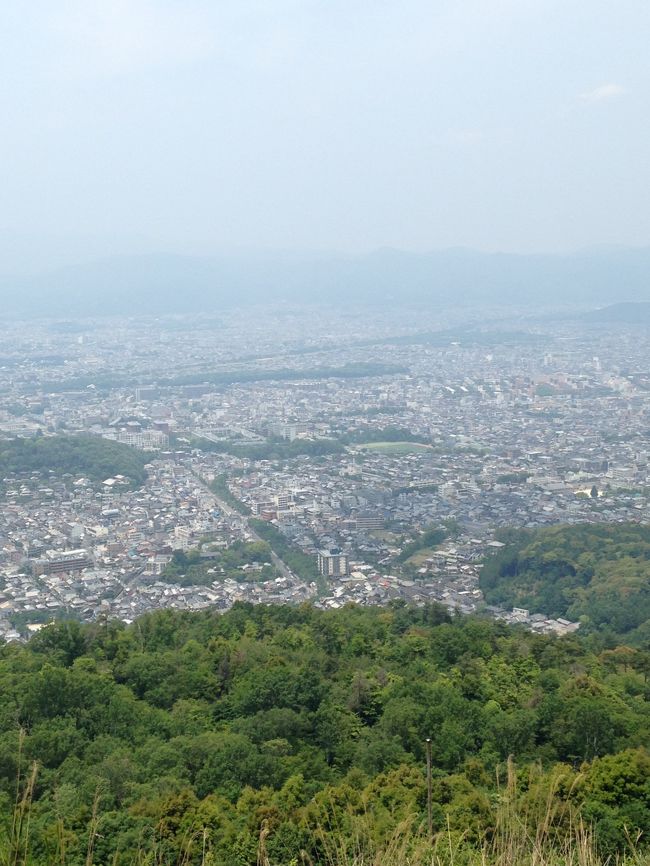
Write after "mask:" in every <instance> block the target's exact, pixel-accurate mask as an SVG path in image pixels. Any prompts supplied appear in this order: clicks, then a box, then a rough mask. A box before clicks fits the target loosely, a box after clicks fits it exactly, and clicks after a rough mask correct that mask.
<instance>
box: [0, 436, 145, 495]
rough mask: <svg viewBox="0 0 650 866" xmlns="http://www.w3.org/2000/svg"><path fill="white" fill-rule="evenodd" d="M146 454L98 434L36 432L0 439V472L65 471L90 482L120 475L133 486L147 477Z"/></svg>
mask: <svg viewBox="0 0 650 866" xmlns="http://www.w3.org/2000/svg"><path fill="white" fill-rule="evenodd" d="M149 459H150V455H149V454H146V453H145V452H143V451H136V449H135V448H130V447H129V446H128V445H123V444H122V443H121V442H112V441H111V440H109V439H103V438H101V437H100V436H64V435H61V436H36V437H32V438H30V439H9V440H4V441H3V440H0V473H1V474H2V476H6V475H21V474H23V473H31V472H41V473H43V474H51V475H52V476H53V477H55V478H61V477H62V476H63V475H65V474H66V473H69V474H71V475H74V476H75V477H77V478H78V477H80V476H84V477H86V478H89V479H90V480H91V481H94V482H101V481H104V480H105V479H106V478H109V477H111V476H114V475H124V476H125V477H126V478H128V479H129V481H130V482H131V483H132V484H133V485H134V486H139V485H140V484H142V483H143V482H144V480H145V478H146V477H147V473H146V471H145V468H144V467H145V464H146V463H148V461H149Z"/></svg>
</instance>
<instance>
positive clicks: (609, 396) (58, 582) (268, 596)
mask: <svg viewBox="0 0 650 866" xmlns="http://www.w3.org/2000/svg"><path fill="white" fill-rule="evenodd" d="M649 348H650V347H649V343H648V332H647V331H646V330H645V329H641V328H639V329H637V328H635V326H631V325H624V324H600V323H598V322H597V321H592V320H591V319H589V318H588V317H585V316H584V315H583V314H582V313H581V311H572V312H571V313H570V314H569V313H564V314H562V315H559V314H557V313H555V314H554V313H552V311H544V312H542V313H540V314H539V315H538V316H537V317H532V316H531V314H530V312H528V313H526V314H525V315H524V314H523V313H521V314H518V313H517V312H516V311H510V312H508V313H507V314H505V313H504V312H503V311H501V310H485V311H482V312H481V314H480V315H474V316H473V321H472V322H471V323H470V324H467V313H466V312H463V311H462V310H456V311H454V310H451V311H448V312H446V313H444V314H442V313H440V312H439V311H438V312H435V313H433V312H423V311H422V310H399V309H397V310H396V309H393V308H391V309H388V308H377V309H373V310H363V309H359V310H346V311H345V312H336V311H332V310H329V309H326V308H322V309H317V308H313V307H305V308H298V309H295V308H290V307H287V308H286V309H279V310H278V309H277V308H276V309H274V310H268V309H264V308H261V307H260V308H253V309H247V310H245V311H244V310H229V311H224V312H223V313H222V314H220V315H218V316H206V317H166V318H154V317H151V318H142V319H120V320H117V319H96V320H92V321H90V320H75V319H74V317H73V316H72V315H70V316H67V317H66V316H62V317H61V318H60V319H57V320H39V321H32V322H29V323H25V322H16V321H14V322H6V323H5V340H4V345H3V348H2V351H1V352H0V437H1V439H2V440H4V441H5V442H10V441H12V440H16V439H32V438H34V437H37V438H40V437H52V436H71V435H79V434H83V435H85V436H90V437H99V438H101V439H104V440H113V441H115V442H119V443H122V444H123V445H125V446H128V447H129V448H132V449H138V451H139V452H144V453H145V456H146V466H145V469H146V480H145V481H144V483H142V484H137V485H136V484H133V483H132V479H130V478H128V477H126V476H124V475H123V474H121V473H116V474H115V475H112V476H108V477H105V478H101V479H99V480H97V479H91V478H89V477H85V476H84V475H83V474H75V473H56V472H55V471H53V470H48V469H47V468H42V469H39V470H37V471H24V472H14V471H9V470H8V468H7V467H6V466H1V465H0V475H1V476H2V478H1V483H2V487H1V491H0V495H1V496H2V500H3V502H2V508H1V509H0V636H1V637H3V638H4V639H5V640H21V639H24V638H25V637H27V636H28V635H29V634H30V633H32V632H34V631H37V630H38V629H39V628H41V627H42V625H43V624H44V623H46V622H48V621H50V620H51V619H52V618H54V617H60V616H67V617H73V618H77V619H80V620H83V621H94V620H98V619H100V618H101V617H112V618H119V619H121V620H124V621H126V622H130V621H132V620H133V619H135V618H136V617H137V616H139V615H141V614H143V613H145V612H146V611H149V610H153V609H156V608H176V609H200V608H208V607H212V608H216V609H220V610H225V609H227V608H229V607H231V606H232V605H233V603H234V602H236V601H250V602H266V603H270V602H282V603H286V602H292V603H301V602H305V601H309V602H311V603H313V604H316V605H318V606H320V607H324V608H337V607H340V606H341V605H344V604H346V603H347V602H356V603H358V604H383V603H387V602H389V601H391V600H393V599H403V600H405V601H408V602H413V603H416V604H422V603H425V602H437V603H440V604H443V605H445V606H446V607H447V608H449V609H450V610H452V611H453V610H459V611H461V612H476V611H485V612H486V613H487V614H489V615H492V616H496V617H499V618H501V619H504V620H506V621H508V622H513V623H514V622H519V623H522V624H524V625H525V626H527V627H529V628H531V629H533V630H536V631H539V632H555V633H559V634H562V633H566V632H570V631H573V630H575V629H576V628H577V627H578V625H579V624H578V623H571V622H568V621H566V620H552V619H549V618H547V616H546V614H545V612H544V611H527V610H522V609H515V610H514V611H506V610H501V609H498V608H490V607H488V606H486V604H485V602H484V600H483V596H482V592H481V590H480V588H479V576H480V569H481V567H482V562H483V560H484V558H485V557H486V556H489V555H490V552H491V551H494V550H496V549H498V548H499V547H501V546H502V542H501V541H499V540H498V539H499V534H500V531H501V530H503V529H504V528H507V527H536V526H541V525H550V524H557V523H578V522H585V521H591V522H617V521H637V522H640V521H647V520H648V519H649V518H650V499H649V494H650V481H649V479H650V468H649V465H648V447H647V442H648V436H649V435H650V391H649V390H648V389H649V386H650V371H648V368H647V358H648V349H649ZM435 530H440V531H439V533H437V534H436V532H435ZM432 532H433V534H432ZM427 533H429V534H427ZM278 539H280V543H278ZM427 539H432V540H431V542H430V543H427ZM265 549H266V550H267V551H268V553H267V554H266V555H264V553H263V551H264V550H265ZM242 550H244V551H247V552H248V553H249V554H250V555H248V556H243V557H242V556H241V555H240V558H239V560H237V558H236V557H235V556H233V557H231V559H227V558H224V553H226V552H229V551H230V552H232V551H242ZM287 551H289V552H290V553H291V556H290V555H289V554H288V553H287ZM181 552H182V554H184V556H183V555H181ZM238 555H239V554H238ZM296 556H298V557H300V560H299V561H300V562H302V563H305V562H307V563H309V564H311V570H309V569H307V570H305V569H303V568H300V569H299V568H297V567H296V565H295V562H296V559H295V557H296ZM256 557H257V558H256ZM188 562H192V563H193V564H194V571H192V569H189V570H188V569H185V570H184V564H186V563H188ZM197 568H198V571H197ZM192 573H200V574H201V580H200V582H198V583H193V582H192V579H191V575H192Z"/></svg>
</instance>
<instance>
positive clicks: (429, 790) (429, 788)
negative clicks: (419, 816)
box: [426, 737, 433, 841]
mask: <svg viewBox="0 0 650 866" xmlns="http://www.w3.org/2000/svg"><path fill="white" fill-rule="evenodd" d="M426 742H427V820H428V825H429V840H430V841H433V812H432V803H431V798H432V782H431V737H427V740H426Z"/></svg>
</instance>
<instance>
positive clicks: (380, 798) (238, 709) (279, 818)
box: [0, 603, 650, 866]
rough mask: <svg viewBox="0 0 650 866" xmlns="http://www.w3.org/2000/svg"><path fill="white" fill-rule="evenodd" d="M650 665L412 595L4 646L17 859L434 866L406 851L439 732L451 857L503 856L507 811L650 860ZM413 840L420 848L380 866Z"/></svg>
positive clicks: (240, 608) (262, 609) (5, 805)
mask: <svg viewBox="0 0 650 866" xmlns="http://www.w3.org/2000/svg"><path fill="white" fill-rule="evenodd" d="M648 671H650V656H649V654H648V653H647V652H643V651H641V650H634V649H629V648H626V647H621V648H618V649H613V650H612V649H606V648H604V646H603V644H602V642H600V641H599V639H598V637H597V636H592V637H591V638H589V639H587V640H585V639H584V638H578V637H570V638H562V639H558V638H553V637H542V636H539V635H535V634H532V633H529V632H525V631H519V630H516V629H510V628H508V627H507V626H505V625H503V624H499V623H496V622H491V621H487V620H481V619H477V618H461V617H453V618H450V616H449V615H448V614H447V612H446V611H445V610H444V609H442V608H439V607H437V606H427V607H423V608H409V607H407V606H404V605H403V604H401V603H394V604H392V605H390V606H389V607H387V608H359V607H354V606H347V607H345V608H342V609H341V610H338V611H319V610H317V609H315V608H314V607H312V606H309V605H304V606H300V607H289V606H272V607H266V606H252V605H247V604H246V605H245V604H237V605H235V607H234V608H232V609H231V610H230V611H229V612H228V613H226V614H223V615H219V614H217V613H214V612H212V611H204V612H194V613H189V612H171V611H158V612H156V613H152V614H149V615H147V616H145V617H144V618H142V619H140V620H138V621H136V622H135V623H133V624H132V625H130V626H128V627H127V626H124V625H122V624H120V623H117V622H105V621H102V622H97V623H95V624H93V625H90V626H81V625H79V624H77V623H58V624H54V625H51V626H48V627H46V628H44V629H43V630H42V631H41V632H39V633H38V634H37V635H36V636H35V637H33V638H32V640H31V642H30V643H29V644H28V645H25V646H18V645H14V644H12V645H8V646H3V647H1V648H0V689H1V694H2V701H1V702H0V812H1V813H2V815H1V819H0V827H6V828H7V829H6V833H5V838H4V842H3V841H2V839H1V838H0V855H2V856H5V855H4V852H8V853H7V855H6V856H5V859H4V860H2V862H7V863H14V864H19V863H20V864H23V863H25V864H27V863H30V864H34V866H36V864H37V866H44V864H52V863H59V864H67V866H77V864H79V866H81V864H91V863H92V864H109V863H110V864H131V863H140V864H145V863H152V864H153V863H155V864H180V863H182V864H185V866H191V864H197V866H198V864H203V866H205V864H208V863H211V864H220V866H255V864H258V863H261V864H269V866H290V864H298V863H314V864H316V863H332V864H334V863H340V864H352V863H357V864H361V863H377V862H382V863H394V864H397V863H404V864H406V863H407V862H408V863H415V862H418V863H419V862H422V863H424V862H428V863H429V864H431V862H432V859H431V856H429V858H428V860H426V859H424V860H416V858H415V855H414V854H409V853H408V851H407V849H408V848H409V846H410V845H412V844H414V841H413V840H420V841H421V840H422V838H423V837H422V827H426V824H427V820H428V808H427V806H428V798H427V776H426V770H425V766H426V748H427V747H426V742H425V741H426V738H430V739H431V745H430V748H431V761H432V778H431V801H430V802H431V825H432V831H433V834H434V835H435V836H436V838H437V839H440V838H442V839H444V845H443V846H442V848H441V849H440V850H441V852H447V853H446V854H445V855H444V857H443V855H442V853H441V855H440V859H439V861H436V862H444V863H457V864H470V863H472V864H473V863H480V862H492V861H485V860H483V861H482V860H481V857H482V854H481V853H480V852H481V850H482V847H483V846H485V845H490V844H493V842H494V840H495V839H499V838H501V836H500V834H501V833H502V829H500V828H502V827H503V823H502V821H503V815H504V811H503V810H504V808H506V809H507V810H510V809H512V810H516V814H517V815H518V816H519V817H518V818H517V821H516V822H515V820H514V818H513V817H512V815H511V813H510V812H508V813H507V814H508V815H510V818H509V822H510V823H509V826H513V827H514V826H515V823H516V825H517V826H520V827H523V828H524V830H525V832H526V833H528V830H527V829H526V828H532V829H531V832H532V835H533V837H535V834H536V832H537V830H536V829H535V828H536V827H538V826H539V825H540V824H542V823H543V824H544V826H545V827H546V828H547V832H548V833H549V835H552V838H553V840H554V844H561V840H562V838H564V836H565V835H566V834H570V833H571V832H573V830H572V828H574V829H575V828H576V827H579V826H581V825H580V823H579V822H580V819H581V820H582V821H584V822H585V826H592V825H593V828H594V830H593V832H594V834H595V836H594V839H593V844H595V845H596V846H597V847H598V848H599V849H600V851H601V852H602V854H603V856H607V855H608V854H616V853H620V852H623V851H625V850H626V849H629V848H630V847H631V846H632V844H633V843H634V844H636V845H637V846H639V847H640V850H641V851H642V850H643V844H644V837H643V836H641V839H640V841H638V842H636V843H635V840H636V839H637V835H638V831H641V832H643V833H648V832H649V831H650V781H649V780H650V756H649V755H648V752H647V749H648V747H649V746H650V724H649V721H650V700H649V699H650V684H649V683H648V682H647V674H648ZM511 756H512V757H511ZM17 780H18V783H17ZM513 814H514V813H513ZM12 816H13V818H12ZM500 816H501V817H500ZM500 822H501V823H500ZM405 827H406V828H407V834H406V837H405V839H406V841H405V842H404V843H403V845H405V846H406V847H402V849H400V850H402V854H403V855H404V856H397V854H395V852H394V856H392V858H385V859H384V860H381V861H380V860H379V859H372V858H375V855H376V852H377V851H378V850H382V847H383V849H384V850H385V849H386V847H388V849H390V846H391V845H392V844H393V843H392V842H391V840H392V839H395V838H396V837H395V834H398V835H399V834H400V833H402V834H403V833H404V828H405ZM1 833H2V830H0V835H1ZM425 835H428V834H425ZM508 840H510V836H508ZM508 840H506V841H507V844H508V845H511V841H508ZM427 844H428V841H427ZM436 844H438V843H436ZM409 850H410V849H409ZM404 852H406V853H404ZM365 857H367V859H364V858H365ZM500 862H506V861H503V860H502V861H500ZM510 862H512V863H513V866H514V863H518V864H519V863H521V862H523V861H522V860H521V859H517V858H516V857H515V858H514V859H513V858H511V861H510ZM528 862H530V861H528ZM535 862H541V861H540V860H539V859H538V860H536V861H535ZM545 862H546V861H545ZM558 862H559V861H558ZM585 862H586V861H585ZM589 862H592V861H589Z"/></svg>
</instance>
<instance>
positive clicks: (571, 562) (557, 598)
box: [481, 523, 650, 646]
mask: <svg viewBox="0 0 650 866" xmlns="http://www.w3.org/2000/svg"><path fill="white" fill-rule="evenodd" d="M501 540H502V541H505V542H506V546H505V547H504V548H501V550H500V551H499V552H498V553H497V554H495V555H493V556H492V557H489V558H488V559H487V561H486V563H485V565H484V568H483V570H482V572H481V589H482V590H483V592H484V593H485V597H486V599H487V601H488V602H490V603H492V604H501V605H504V606H505V607H508V608H510V607H513V606H519V607H525V608H528V609H530V610H531V611H535V612H540V613H545V614H547V615H549V616H554V617H557V616H562V617H568V618H569V619H571V620H580V621H581V622H582V626H583V630H586V631H589V630H594V629H597V630H600V631H604V632H608V633H609V634H610V636H611V638H612V639H616V638H617V637H619V638H620V637H621V636H623V635H624V636H625V639H626V642H631V643H633V644H634V645H637V646H640V645H643V644H644V643H646V642H648V641H649V640H650V527H648V526H641V525H639V524H631V523H630V524H610V525H601V524H593V523H589V524H580V525H577V526H555V527H548V528H544V529H536V530H516V531H513V530H511V531H509V532H507V533H505V534H504V535H503V536H501Z"/></svg>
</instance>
